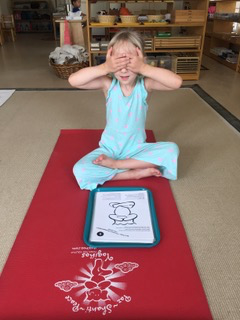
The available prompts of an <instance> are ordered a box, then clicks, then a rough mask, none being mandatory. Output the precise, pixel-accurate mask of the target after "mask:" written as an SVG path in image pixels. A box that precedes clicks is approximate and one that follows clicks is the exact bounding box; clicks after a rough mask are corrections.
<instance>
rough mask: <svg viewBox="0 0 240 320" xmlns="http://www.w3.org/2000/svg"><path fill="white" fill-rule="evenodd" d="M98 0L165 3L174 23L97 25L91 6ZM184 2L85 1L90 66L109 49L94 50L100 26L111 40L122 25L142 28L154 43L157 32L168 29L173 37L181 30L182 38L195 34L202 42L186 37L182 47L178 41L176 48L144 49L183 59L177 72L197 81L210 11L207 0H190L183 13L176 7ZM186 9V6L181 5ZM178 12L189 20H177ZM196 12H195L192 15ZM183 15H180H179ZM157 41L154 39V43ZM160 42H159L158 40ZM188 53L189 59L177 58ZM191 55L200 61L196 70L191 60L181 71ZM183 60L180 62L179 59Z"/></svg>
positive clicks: (128, 0)
mask: <svg viewBox="0 0 240 320" xmlns="http://www.w3.org/2000/svg"><path fill="white" fill-rule="evenodd" d="M96 2H105V3H107V5H109V7H110V3H121V6H126V7H127V6H128V4H132V3H138V5H140V4H141V3H145V4H146V3H149V4H151V5H152V4H154V3H156V4H157V2H162V3H164V2H166V7H167V10H166V11H167V12H168V13H171V14H172V20H171V23H168V24H160V23H152V25H150V24H149V23H147V24H146V25H144V23H143V24H142V23H134V24H129V25H128V24H123V23H115V24H114V25H109V24H100V23H99V24H98V23H96V22H93V24H91V23H92V20H91V19H92V11H93V10H92V6H94V5H95V4H96ZM181 3H182V2H181V1H179V0H175V1H174V0H172V1H169V0H162V1H157V0H146V1H142V0H134V1H131V0H86V10H87V12H86V13H87V31H88V44H89V45H88V51H89V56H90V65H93V64H94V57H96V56H97V55H104V54H106V51H103V50H99V51H97V52H96V51H91V42H92V40H93V30H97V29H105V34H106V35H107V37H109V39H110V38H111V36H112V34H114V33H115V32H116V30H118V29H119V30H121V29H122V28H131V29H134V30H137V31H139V32H140V33H143V34H146V33H151V34H152V39H153V43H154V44H155V42H156V43H157V41H158V39H161V38H157V37H155V36H156V34H157V32H158V31H164V32H165V31H166V32H169V31H170V32H172V33H173V35H174V37H175V36H176V35H177V36H178V34H179V33H180V32H182V33H183V34H182V38H183V37H187V36H189V38H190V37H193V36H196V37H198V38H200V41H199V44H198V45H193V46H192V47H191V45H189V42H188V41H186V40H185V42H184V40H182V46H181V45H179V43H177V42H176V44H175V47H174V44H173V45H172V46H171V47H169V46H166V47H164V46H161V47H157V48H156V46H155V45H153V47H152V50H146V51H145V52H146V53H147V54H156V55H158V54H159V55H161V54H169V55H171V56H172V57H173V56H174V58H175V63H178V61H181V65H179V66H176V68H175V70H174V71H175V72H176V73H178V74H179V75H180V76H181V77H182V78H183V79H184V80H198V79H199V76H200V67H201V60H202V53H203V44H204V35H205V28H206V19H207V10H208V0H198V1H197V0H190V1H188V5H190V8H188V9H190V10H186V11H183V12H180V11H178V12H177V11H176V8H178V9H179V7H180V5H181ZM181 9H183V8H181ZM195 10H199V13H200V14H201V15H202V19H201V21H199V16H197V15H196V13H198V12H196V11H195ZM175 13H180V14H183V15H186V16H187V20H186V21H185V22H180V23H179V22H177V18H176V17H177V14H175ZM193 13H194V14H193ZM192 16H194V17H196V18H195V19H196V20H198V21H196V22H195V20H194V19H192ZM180 18H181V17H180ZM154 41H155V42H154ZM158 43H159V41H158ZM184 54H186V62H185V64H183V63H182V60H181V59H177V57H178V56H181V58H182V55H184ZM191 55H192V57H193V58H195V60H197V61H198V63H197V64H195V65H194V67H195V69H193V65H192V66H191V65H190V64H191V63H189V66H190V67H189V72H186V70H187V68H186V70H183V69H182V71H181V66H184V65H185V66H186V67H187V59H189V61H191V59H190V58H191ZM179 63H180V62H179Z"/></svg>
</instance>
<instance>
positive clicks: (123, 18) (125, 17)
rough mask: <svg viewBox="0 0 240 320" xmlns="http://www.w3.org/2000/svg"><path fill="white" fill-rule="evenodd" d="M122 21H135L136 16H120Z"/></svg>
mask: <svg viewBox="0 0 240 320" xmlns="http://www.w3.org/2000/svg"><path fill="white" fill-rule="evenodd" d="M120 18H121V21H122V23H136V22H137V18H138V16H135V15H126V16H120Z"/></svg>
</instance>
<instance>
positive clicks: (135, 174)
mask: <svg viewBox="0 0 240 320" xmlns="http://www.w3.org/2000/svg"><path fill="white" fill-rule="evenodd" d="M152 176H154V177H161V176H162V174H161V172H160V171H159V170H158V169H157V168H146V169H131V170H128V171H125V172H121V173H118V174H116V175H115V176H114V177H113V178H112V180H128V179H141V178H147V177H152Z"/></svg>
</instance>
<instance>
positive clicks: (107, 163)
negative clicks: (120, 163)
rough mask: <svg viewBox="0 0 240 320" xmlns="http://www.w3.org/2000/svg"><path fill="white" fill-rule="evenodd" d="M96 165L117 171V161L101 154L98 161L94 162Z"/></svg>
mask: <svg viewBox="0 0 240 320" xmlns="http://www.w3.org/2000/svg"><path fill="white" fill-rule="evenodd" d="M93 163H94V164H98V165H99V166H103V167H107V168H111V169H117V160H115V159H113V158H110V157H108V156H106V155H105V154H101V155H100V156H99V157H97V159H95V160H93Z"/></svg>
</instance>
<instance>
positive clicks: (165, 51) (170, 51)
mask: <svg viewBox="0 0 240 320" xmlns="http://www.w3.org/2000/svg"><path fill="white" fill-rule="evenodd" d="M168 52H169V53H174V52H176V53H178V52H190V53H191V52H196V53H200V52H201V50H195V49H192V50H191V49H161V50H145V53H168ZM90 53H91V54H106V53H107V51H106V50H99V51H90Z"/></svg>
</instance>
